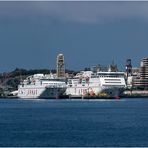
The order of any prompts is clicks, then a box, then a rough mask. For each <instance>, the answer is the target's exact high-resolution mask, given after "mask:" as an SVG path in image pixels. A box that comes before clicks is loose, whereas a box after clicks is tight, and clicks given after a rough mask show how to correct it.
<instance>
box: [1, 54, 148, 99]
mask: <svg viewBox="0 0 148 148" xmlns="http://www.w3.org/2000/svg"><path fill="white" fill-rule="evenodd" d="M56 66H57V69H56V70H55V71H54V72H53V73H52V72H51V71H50V70H49V71H46V73H47V74H44V73H40V72H38V73H36V72H34V73H33V75H27V76H26V75H24V76H23V72H22V71H19V72H17V71H16V72H15V73H16V74H17V75H16V74H15V73H14V74H15V75H16V76H17V79H18V80H17V81H18V82H17V84H15V82H13V85H15V87H16V88H13V87H12V89H13V91H12V89H10V90H9V89H6V87H5V85H2V84H3V83H4V82H5V81H6V80H5V79H4V80H3V79H2V80H1V97H2V98H16V97H18V98H30V99H31V98H34V99H35V98H45V99H68V98H69V99H71V98H73V99H80V98H81V99H101V98H106V99H121V98H138V97H142V98H147V97H148V90H147V89H148V58H143V60H142V61H141V67H140V68H139V70H135V68H133V69H132V65H131V60H130V59H127V61H126V70H125V72H121V71H119V70H118V68H117V65H116V64H114V63H112V64H110V65H109V66H108V67H103V66H95V67H93V68H92V69H91V68H89V69H87V70H83V71H79V72H77V73H75V74H73V73H68V72H67V73H66V71H65V60H64V55H63V54H58V56H57V59H56ZM26 73H27V72H26ZM14 74H13V73H12V74H11V75H12V76H13V75H14ZM7 75H8V74H7ZM9 75H10V74H9ZM5 77H6V76H5ZM13 77H14V76H13ZM13 79H14V78H13ZM7 81H8V82H11V81H12V78H11V77H10V78H8V80H7ZM4 84H5V83H4ZM9 87H10V86H9ZM10 88H11V87H10Z"/></svg>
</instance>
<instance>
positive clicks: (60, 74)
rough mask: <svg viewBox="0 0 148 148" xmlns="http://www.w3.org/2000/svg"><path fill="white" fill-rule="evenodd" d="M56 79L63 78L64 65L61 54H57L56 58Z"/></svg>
mask: <svg viewBox="0 0 148 148" xmlns="http://www.w3.org/2000/svg"><path fill="white" fill-rule="evenodd" d="M57 77H65V63H64V55H63V54H58V56H57Z"/></svg>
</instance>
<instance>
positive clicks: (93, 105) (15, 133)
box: [0, 98, 148, 147]
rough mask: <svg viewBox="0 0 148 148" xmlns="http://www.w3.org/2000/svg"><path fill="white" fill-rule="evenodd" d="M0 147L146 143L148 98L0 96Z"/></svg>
mask: <svg viewBox="0 0 148 148" xmlns="http://www.w3.org/2000/svg"><path fill="white" fill-rule="evenodd" d="M2 146H5V147H6V146H11V147H15V146H17V147H20V146H24V147H30V146H34V147H37V146H38V147H39V146H41V147H43V146H47V147H49V146H51V147H55V146H56V147H58V146H60V147H74V146H75V147H78V146H79V147H80V146H82V147H86V146H89V147H94V146H99V147H101V146H105V147H108V146H110V147H115V146H116V147H119V146H122V147H123V146H126V147H127V146H132V147H135V146H136V147H137V146H138V147H139V146H142V147H144V146H148V99H141V98H139V99H121V100H103V99H102V100H44V99H37V100H21V99H1V100H0V147H2Z"/></svg>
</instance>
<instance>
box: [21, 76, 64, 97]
mask: <svg viewBox="0 0 148 148" xmlns="http://www.w3.org/2000/svg"><path fill="white" fill-rule="evenodd" d="M65 91H66V83H65V82H64V81H62V80H59V79H55V78H51V76H49V75H44V74H34V75H32V76H29V77H27V78H26V79H25V80H24V81H23V82H22V83H21V84H20V85H19V86H18V97H19V98H59V97H60V96H61V95H62V94H63V93H64V92H65Z"/></svg>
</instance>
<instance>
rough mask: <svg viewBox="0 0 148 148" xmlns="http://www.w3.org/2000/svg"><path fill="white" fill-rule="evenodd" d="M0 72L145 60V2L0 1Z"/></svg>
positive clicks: (121, 66) (147, 29) (147, 41)
mask: <svg viewBox="0 0 148 148" xmlns="http://www.w3.org/2000/svg"><path fill="white" fill-rule="evenodd" d="M0 51H1V52H0V72H4V71H11V70H14V69H15V68H16V67H18V68H26V69H35V68H47V69H51V68H55V67H56V56H57V54H58V53H63V54H64V55H65V61H66V68H68V69H74V70H80V69H83V68H84V67H90V66H93V65H97V64H102V65H109V64H110V63H111V62H112V60H114V61H115V62H116V63H117V65H118V67H119V69H120V70H123V69H124V66H125V61H126V59H127V58H131V59H132V64H133V66H139V64H140V60H141V59H142V58H143V57H148V2H99V1H98V2H88V1H87V2H78V1H75V2H70V1H69V2H68V1H67V2H51V1H48V2H27V1H26V2H21V1H20V2H2V1H1V2H0Z"/></svg>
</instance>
